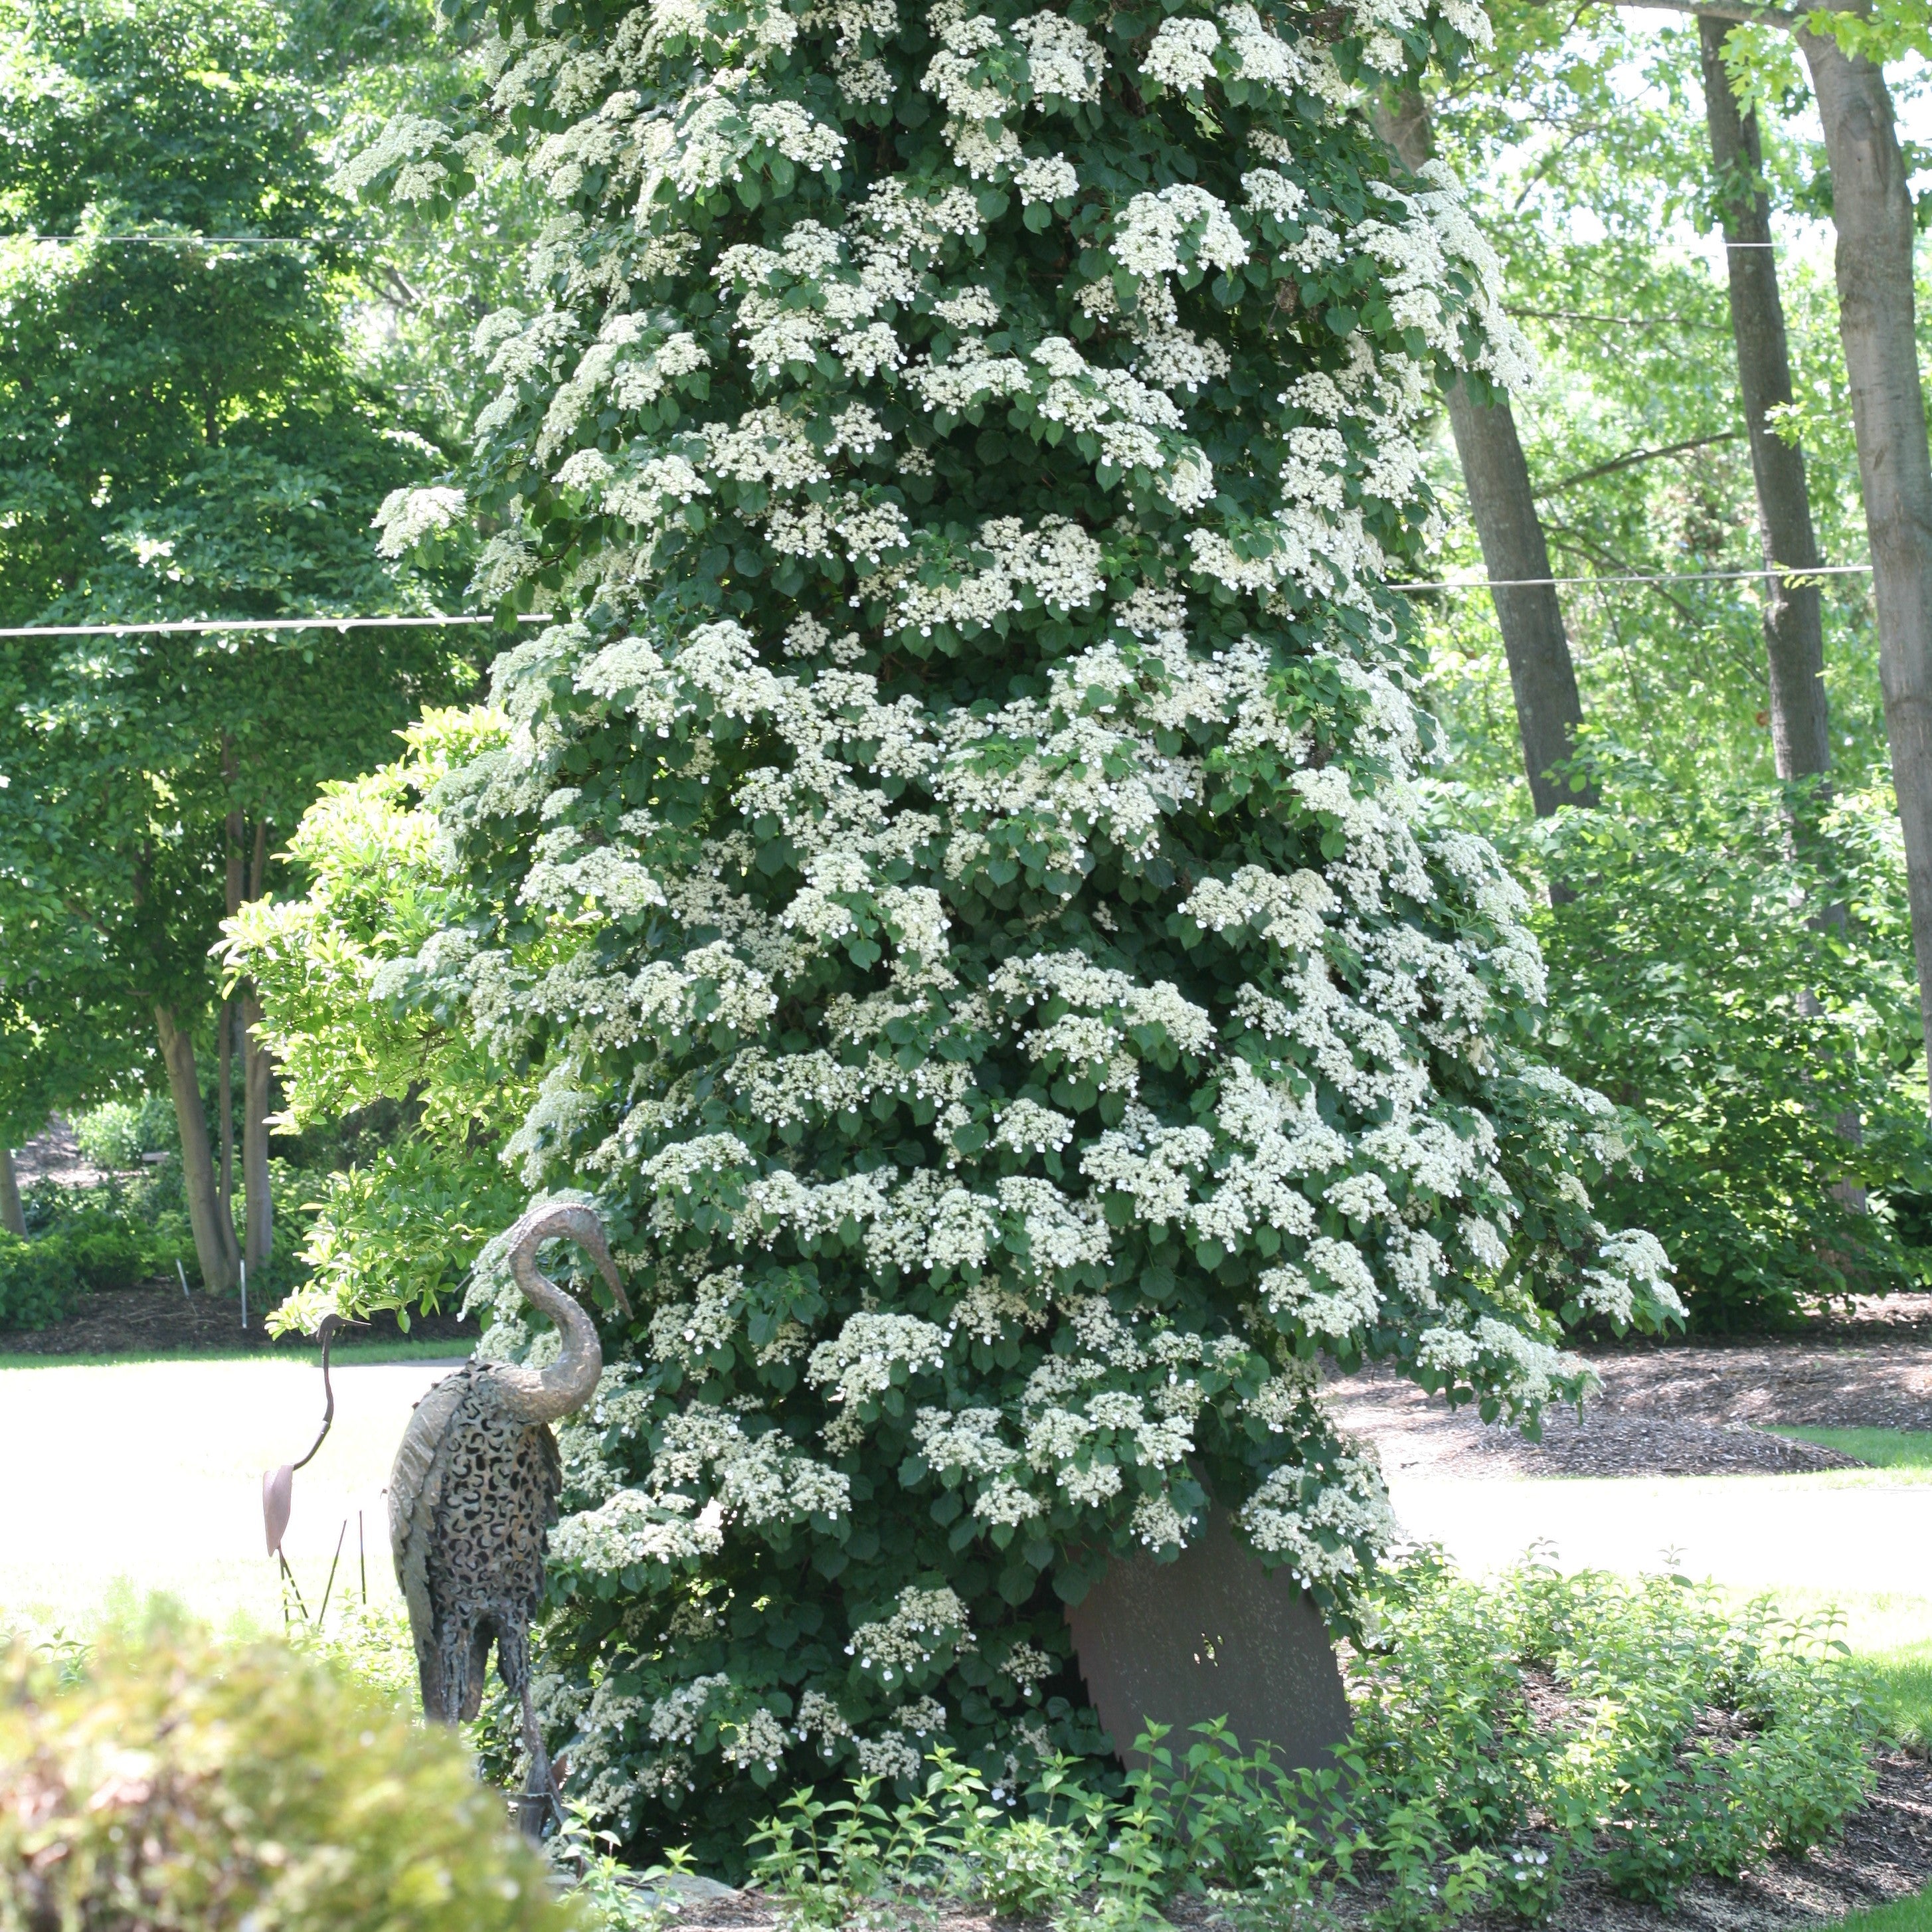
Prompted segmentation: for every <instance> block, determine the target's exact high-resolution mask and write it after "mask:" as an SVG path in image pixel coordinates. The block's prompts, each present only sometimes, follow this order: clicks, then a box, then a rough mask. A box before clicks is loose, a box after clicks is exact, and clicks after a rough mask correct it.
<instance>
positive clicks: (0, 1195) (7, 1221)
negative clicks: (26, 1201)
mask: <svg viewBox="0 0 1932 1932" xmlns="http://www.w3.org/2000/svg"><path fill="white" fill-rule="evenodd" d="M0 1228H5V1229H6V1231H7V1233H8V1234H10V1235H19V1236H20V1238H21V1240H22V1241H25V1240H26V1238H27V1217H26V1215H25V1214H23V1213H22V1212H21V1211H20V1179H19V1177H18V1176H17V1175H15V1173H14V1172H13V1150H12V1149H11V1148H0Z"/></svg>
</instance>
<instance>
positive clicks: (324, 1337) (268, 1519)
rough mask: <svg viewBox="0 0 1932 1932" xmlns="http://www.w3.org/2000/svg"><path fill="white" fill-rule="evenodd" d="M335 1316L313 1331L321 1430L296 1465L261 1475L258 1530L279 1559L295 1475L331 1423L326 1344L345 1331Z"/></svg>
mask: <svg viewBox="0 0 1932 1932" xmlns="http://www.w3.org/2000/svg"><path fill="white" fill-rule="evenodd" d="M348 1326H349V1324H348V1323H347V1322H345V1321H344V1319H343V1318H342V1317H341V1316H339V1315H325V1316H323V1318H322V1320H321V1322H320V1324H319V1325H317V1329H316V1331H315V1338H316V1340H317V1341H318V1342H320V1343H321V1344H322V1393H323V1397H324V1398H325V1403H324V1407H323V1412H322V1428H321V1430H320V1433H318V1434H317V1436H316V1439H315V1440H314V1442H313V1443H311V1445H309V1452H308V1454H307V1455H306V1456H305V1457H303V1458H302V1460H301V1461H300V1462H299V1463H284V1464H283V1465H282V1466H281V1468H280V1469H264V1470H263V1472H262V1529H263V1534H264V1535H266V1537H267V1538H268V1541H269V1555H270V1556H281V1553H282V1538H284V1537H285V1536H286V1535H287V1534H288V1532H289V1517H290V1513H291V1511H293V1509H294V1508H295V1487H296V1471H297V1470H298V1469H306V1468H307V1467H308V1466H309V1464H310V1463H313V1462H314V1460H315V1454H316V1451H317V1450H318V1449H320V1448H321V1447H322V1445H323V1443H324V1442H326V1441H327V1440H328V1439H329V1430H331V1429H332V1428H333V1427H335V1385H334V1384H333V1383H332V1382H330V1380H329V1344H330V1343H332V1342H333V1341H334V1340H335V1331H337V1330H338V1328H347V1327H348Z"/></svg>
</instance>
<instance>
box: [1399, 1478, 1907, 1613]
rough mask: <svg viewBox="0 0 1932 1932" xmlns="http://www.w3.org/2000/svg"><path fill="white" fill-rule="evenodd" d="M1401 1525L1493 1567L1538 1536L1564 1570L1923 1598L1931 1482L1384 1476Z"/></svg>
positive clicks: (1464, 1560) (1478, 1565) (1467, 1561)
mask: <svg viewBox="0 0 1932 1932" xmlns="http://www.w3.org/2000/svg"><path fill="white" fill-rule="evenodd" d="M1390 1487H1391V1495H1392V1496H1393V1499H1394V1503H1395V1508H1396V1514H1397V1517H1399V1518H1400V1520H1401V1522H1402V1524H1403V1527H1404V1528H1405V1529H1407V1530H1408V1531H1409V1533H1410V1534H1411V1535H1413V1536H1416V1537H1418V1538H1425V1539H1427V1540H1429V1541H1434V1542H1439V1543H1441V1544H1443V1545H1444V1547H1445V1548H1446V1549H1448V1551H1449V1553H1450V1554H1451V1556H1454V1558H1455V1559H1456V1560H1457V1562H1459V1563H1460V1564H1461V1565H1463V1568H1466V1569H1468V1570H1472V1571H1491V1570H1495V1569H1498V1568H1502V1566H1504V1565H1507V1564H1508V1563H1511V1562H1514V1561H1515V1560H1516V1559H1517V1558H1519V1557H1520V1556H1523V1553H1525V1552H1526V1550H1528V1549H1529V1546H1530V1545H1531V1544H1532V1543H1534V1542H1536V1541H1539V1540H1540V1541H1544V1542H1546V1543H1547V1544H1550V1545H1553V1547H1554V1549H1555V1551H1556V1561H1557V1562H1558V1564H1559V1566H1560V1567H1561V1568H1564V1569H1565V1570H1575V1569H1586V1568H1587V1569H1600V1570H1616V1571H1624V1572H1626V1573H1628V1572H1633V1571H1640V1570H1651V1569H1657V1568H1661V1567H1664V1566H1665V1565H1666V1564H1668V1567H1669V1568H1672V1569H1674V1570H1677V1571H1682V1573H1684V1574H1685V1575H1687V1576H1690V1577H1695V1578H1697V1579H1699V1580H1703V1579H1704V1578H1707V1577H1708V1578H1709V1579H1711V1580H1713V1581H1715V1582H1717V1583H1722V1584H1725V1585H1727V1586H1730V1587H1732V1588H1733V1589H1744V1590H1760V1589H1797V1590H1802V1591H1808V1592H1810V1591H1817V1592H1826V1593H1828V1594H1829V1593H1831V1592H1844V1593H1845V1594H1846V1595H1906V1596H1912V1597H1924V1598H1932V1484H1927V1483H1912V1482H1900V1481H1886V1480H1885V1472H1882V1471H1873V1472H1870V1473H1868V1474H1867V1472H1857V1473H1856V1474H1847V1475H1802V1476H1715V1477H1698V1476H1662V1477H1652V1478H1643V1477H1625V1478H1620V1479H1617V1480H1615V1481H1589V1480H1581V1479H1565V1480H1558V1481H1533V1480H1524V1481H1513V1482H1512V1481H1502V1482H1498V1481H1487V1482H1485V1481H1469V1480H1467V1479H1465V1480H1462V1481H1456V1480H1450V1479H1442V1478H1436V1479H1427V1478H1403V1477H1401V1476H1400V1475H1398V1476H1397V1477H1396V1478H1394V1480H1393V1481H1392V1482H1391V1485H1390Z"/></svg>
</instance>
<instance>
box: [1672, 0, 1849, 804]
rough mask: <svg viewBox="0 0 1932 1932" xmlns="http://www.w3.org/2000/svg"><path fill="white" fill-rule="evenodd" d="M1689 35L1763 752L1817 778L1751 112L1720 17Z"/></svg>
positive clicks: (1809, 640)
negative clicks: (1755, 624)
mask: <svg viewBox="0 0 1932 1932" xmlns="http://www.w3.org/2000/svg"><path fill="white" fill-rule="evenodd" d="M1697 31H1698V37H1699V41H1700V47H1701V49H1702V52H1703V68H1704V118H1705V122H1706V127H1708V129H1709V134H1710V140H1711V161H1712V166H1713V168H1714V169H1715V172H1716V175H1717V187H1718V211H1719V214H1720V215H1721V218H1722V220H1723V222H1724V240H1725V242H1726V243H1727V248H1726V249H1725V251H1724V252H1725V256H1726V259H1727V265H1728V280H1729V283H1730V308H1731V335H1732V338H1733V341H1734V342H1735V343H1736V346H1737V356H1738V389H1739V395H1741V397H1742V400H1743V402H1744V409H1745V428H1746V429H1747V430H1748V431H1749V433H1750V437H1751V474H1752V477H1753V478H1754V481H1755V482H1756V484H1757V513H1758V532H1759V535H1760V538H1761V540H1762V541H1763V547H1764V560H1765V565H1766V579H1765V584H1766V600H1765V607H1764V643H1765V658H1766V663H1767V664H1768V666H1769V670H1770V682H1771V742H1772V757H1773V759H1774V760H1775V763H1776V765H1777V768H1778V776H1779V777H1780V778H1809V777H1814V776H1820V775H1823V774H1824V773H1826V772H1829V770H1830V769H1832V727H1831V715H1830V712H1829V708H1828V706H1827V705H1826V697H1825V632H1824V619H1823V608H1822V601H1821V599H1820V594H1819V590H1818V586H1817V583H1815V582H1814V583H1810V584H1800V585H1793V584H1791V583H1788V582H1787V580H1786V579H1785V577H1784V575H1783V574H1781V571H1779V570H1778V568H1777V566H1778V565H1782V566H1783V568H1784V570H1786V571H1808V570H1815V569H1816V568H1817V566H1818V564H1819V562H1820V557H1819V555H1818V539H1817V535H1816V534H1815V533H1814V531H1813V529H1812V526H1811V496H1810V493H1809V491H1808V490H1807V488H1806V485H1805V457H1804V453H1803V452H1802V451H1801V450H1799V449H1795V448H1793V446H1792V445H1791V444H1790V443H1787V442H1785V441H1784V439H1783V438H1782V437H1779V436H1777V435H1775V434H1773V432H1772V427H1771V423H1770V420H1769V418H1770V412H1771V411H1772V410H1773V409H1775V408H1777V407H1779V406H1781V404H1787V403H1789V402H1790V401H1791V356H1790V350H1789V348H1788V347H1787V341H1786V337H1785V329H1784V302H1783V301H1782V299H1781V297H1780V296H1779V293H1778V257H1777V254H1776V253H1775V251H1774V250H1773V249H1772V246H1771V203H1770V202H1769V199H1768V198H1767V196H1766V194H1765V192H1764V190H1763V185H1762V183H1763V152H1762V150H1761V148H1760V145H1759V142H1758V127H1757V115H1755V114H1745V113H1742V111H1741V110H1740V108H1739V102H1738V98H1737V95H1736V92H1734V91H1733V88H1732V86H1731V79H1730V75H1729V74H1727V72H1726V71H1725V69H1724V42H1725V40H1727V38H1728V37H1729V36H1730V34H1731V32H1732V31H1733V29H1732V27H1731V25H1730V23H1728V22H1727V21H1724V20H1713V19H1712V18H1711V17H1710V16H1709V15H1708V14H1706V15H1703V16H1702V17H1700V19H1699V20H1698V23H1697Z"/></svg>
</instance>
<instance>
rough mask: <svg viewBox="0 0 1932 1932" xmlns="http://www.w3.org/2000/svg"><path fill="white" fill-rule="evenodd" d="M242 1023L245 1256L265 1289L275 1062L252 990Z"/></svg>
mask: <svg viewBox="0 0 1932 1932" xmlns="http://www.w3.org/2000/svg"><path fill="white" fill-rule="evenodd" d="M242 1025H244V1026H245V1027H246V1028H248V1055H247V1058H246V1059H245V1061H244V1062H243V1072H242V1081H243V1086H242V1096H243V1098H242V1186H243V1187H245V1188H246V1189H247V1190H248V1226H247V1229H246V1232H245V1235H244V1244H245V1245H244V1249H243V1252H244V1253H245V1254H246V1256H248V1273H249V1275H250V1277H251V1278H252V1279H254V1280H257V1281H259V1282H260V1283H263V1285H264V1286H266V1283H267V1281H268V1269H269V1253H270V1251H271V1250H272V1247H274V1244H275V1204H274V1202H273V1200H272V1198H271V1196H270V1193H269V1097H270V1093H271V1085H272V1083H271V1076H272V1073H273V1072H274V1062H273V1061H272V1058H271V1057H270V1055H269V1049H267V1048H266V1046H263V1045H262V1044H261V1040H260V1027H261V1025H262V1003H261V1001H259V1000H258V999H257V998H255V996H254V990H253V989H252V988H251V989H250V991H249V992H247V993H245V994H244V995H242ZM265 1305H266V1304H265Z"/></svg>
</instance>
